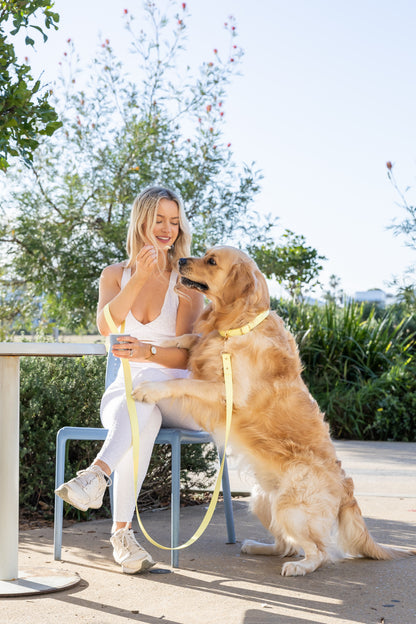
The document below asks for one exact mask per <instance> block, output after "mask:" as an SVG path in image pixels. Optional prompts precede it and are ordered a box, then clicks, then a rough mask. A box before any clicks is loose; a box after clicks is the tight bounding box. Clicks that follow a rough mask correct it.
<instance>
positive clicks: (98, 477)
mask: <svg viewBox="0 0 416 624" xmlns="http://www.w3.org/2000/svg"><path fill="white" fill-rule="evenodd" d="M110 483H111V479H110V478H109V477H107V475H106V474H105V472H104V471H103V470H101V468H99V466H90V467H89V468H87V469H86V470H80V471H79V472H77V476H76V477H74V478H73V479H71V480H70V481H68V482H67V483H63V484H62V485H60V486H59V487H58V488H57V489H56V490H55V494H56V495H57V496H60V497H61V498H63V500H64V501H66V502H67V503H70V504H71V505H73V506H74V507H76V508H77V509H80V510H81V511H86V510H87V509H99V508H100V507H101V505H102V504H103V496H104V492H105V489H106V487H107V485H109V484H110Z"/></svg>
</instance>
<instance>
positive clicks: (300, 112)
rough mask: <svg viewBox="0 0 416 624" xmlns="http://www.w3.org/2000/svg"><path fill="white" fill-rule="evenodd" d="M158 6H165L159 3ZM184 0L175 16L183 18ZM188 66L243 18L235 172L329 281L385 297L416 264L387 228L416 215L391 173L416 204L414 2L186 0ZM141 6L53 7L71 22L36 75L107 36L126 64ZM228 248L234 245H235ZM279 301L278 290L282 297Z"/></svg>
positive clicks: (233, 137) (87, 3) (232, 136)
mask: <svg viewBox="0 0 416 624" xmlns="http://www.w3.org/2000/svg"><path fill="white" fill-rule="evenodd" d="M157 4H158V5H160V7H162V8H163V7H164V6H165V5H166V1H165V0H160V1H158V2H157ZM181 4H182V3H181V2H178V3H177V5H178V8H179V10H181ZM186 5H187V8H186V11H187V24H188V27H189V30H188V46H187V51H186V53H185V57H184V58H185V60H186V59H187V58H188V59H189V62H190V63H194V64H195V62H196V63H199V62H202V61H207V60H210V59H211V58H212V54H213V49H214V48H220V49H221V46H223V48H224V46H225V42H226V34H225V29H224V22H225V21H227V19H229V16H230V15H233V16H234V17H235V19H236V25H237V32H238V41H237V43H238V45H239V46H241V47H242V48H243V49H244V52H245V54H244V59H243V62H242V65H241V75H240V76H237V77H235V78H234V80H233V82H232V84H231V85H230V87H229V89H228V95H227V97H226V98H225V105H224V111H225V117H224V119H225V140H226V141H227V142H228V141H230V142H231V143H232V149H233V154H234V159H235V161H236V162H237V163H248V164H251V163H252V162H254V163H255V168H256V169H258V170H260V171H262V173H263V176H264V177H263V180H262V185H261V186H262V190H261V193H260V194H259V195H258V196H256V199H255V202H254V208H255V209H256V210H257V211H259V212H261V213H265V214H266V213H271V214H272V215H274V216H275V217H278V218H279V221H278V226H279V227H278V229H277V231H276V233H277V235H279V234H281V233H283V231H284V230H285V229H290V230H293V231H294V232H295V233H296V234H302V235H303V236H305V238H306V243H307V245H309V246H311V247H314V248H315V249H317V250H318V252H319V253H320V254H321V255H324V256H326V258H327V261H326V262H324V271H323V272H322V274H321V281H322V282H323V285H324V287H327V285H328V282H329V277H330V275H332V274H335V275H337V277H339V278H340V281H341V288H342V289H343V290H344V291H345V292H346V293H347V294H349V295H354V293H355V292H356V291H363V290H367V289H370V288H381V289H383V290H385V291H386V292H391V291H392V288H391V287H390V286H389V285H388V284H389V282H390V281H391V280H392V278H393V277H394V276H397V277H399V278H400V277H401V276H402V275H403V274H404V272H405V270H406V268H407V267H409V266H410V265H412V264H414V263H415V253H414V251H413V250H412V249H410V248H409V247H406V245H405V239H404V238H403V237H394V235H393V232H392V231H391V230H388V229H387V228H388V226H389V225H390V224H391V223H392V222H393V220H396V222H399V223H400V222H401V221H403V220H404V218H405V211H404V208H403V207H402V206H401V200H400V197H399V195H398V193H397V191H396V190H395V189H394V188H393V185H392V183H391V182H390V181H389V179H388V177H387V168H386V162H388V161H390V162H392V163H393V172H394V174H395V178H396V180H397V182H398V185H399V186H400V188H401V189H402V190H405V189H408V190H406V197H407V200H408V202H409V203H412V201H413V203H414V202H415V200H416V193H415V191H414V186H415V181H416V180H415V178H416V123H415V102H416V81H415V70H416V38H415V35H414V32H415V27H416V2H414V0H395V1H394V2H392V1H391V0H389V1H387V0H349V1H348V2H345V1H341V0H290V1H289V0H256V2H253V0H210V1H209V2H204V1H202V0H188V2H187V3H186ZM124 9H128V11H129V12H130V13H133V14H134V15H135V17H136V19H138V20H139V19H140V18H141V16H142V15H143V13H142V1H141V0H137V1H136V0H82V1H81V0H56V1H55V10H56V11H57V12H58V13H59V14H60V26H59V30H58V31H56V32H51V33H49V39H48V41H47V42H46V44H43V42H42V41H40V40H38V42H37V44H36V51H33V50H31V49H30V50H29V51H25V50H23V46H21V47H20V49H19V51H20V53H21V54H24V55H27V56H28V57H29V60H30V64H31V65H32V68H33V75H34V76H37V75H39V74H40V73H41V72H43V76H42V80H43V82H45V81H53V79H54V78H55V76H56V75H57V72H58V62H59V60H60V59H61V57H62V54H63V52H64V50H65V49H66V46H67V44H66V41H67V39H68V38H71V39H72V40H73V41H74V43H75V46H76V48H77V50H78V52H79V54H80V56H81V58H83V59H88V58H91V57H92V56H93V54H94V51H95V50H96V49H97V47H98V45H99V43H100V42H102V41H103V40H104V39H106V38H108V39H110V41H111V45H112V47H113V48H114V50H115V51H116V52H117V53H118V54H119V55H121V57H122V58H123V57H125V58H126V59H127V57H128V48H127V44H126V37H127V35H126V32H125V29H124V22H123V11H124ZM224 242H226V241H224ZM272 294H279V291H278V290H276V292H275V293H272Z"/></svg>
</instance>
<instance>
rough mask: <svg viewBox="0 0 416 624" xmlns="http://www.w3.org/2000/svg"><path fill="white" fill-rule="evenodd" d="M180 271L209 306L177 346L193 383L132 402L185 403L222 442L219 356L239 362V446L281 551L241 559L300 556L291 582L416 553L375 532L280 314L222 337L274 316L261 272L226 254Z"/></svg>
mask: <svg viewBox="0 0 416 624" xmlns="http://www.w3.org/2000/svg"><path fill="white" fill-rule="evenodd" d="M179 272H180V274H181V276H182V277H181V281H182V283H183V284H184V285H185V286H187V287H188V288H196V289H198V290H200V291H202V292H203V293H204V295H205V296H206V297H207V298H208V299H209V300H210V303H209V304H208V306H207V307H206V308H205V310H204V311H203V313H202V315H201V317H200V319H199V321H198V324H197V326H196V331H197V332H199V334H200V336H199V337H198V339H195V336H191V335H187V336H184V337H182V338H179V339H178V341H179V344H180V346H182V347H184V348H189V347H190V346H192V348H191V352H190V359H189V368H190V370H191V377H190V378H188V379H175V380H171V381H166V382H162V383H158V382H149V383H144V384H142V385H140V386H139V387H137V388H136V389H135V390H134V391H133V396H134V398H135V399H136V400H138V401H145V402H149V403H156V402H157V401H160V400H161V399H166V398H170V399H176V400H181V401H182V402H183V409H184V411H185V412H190V413H192V415H193V417H194V418H195V420H196V421H197V422H198V423H199V424H200V425H201V427H203V428H204V429H205V430H207V431H211V432H213V433H214V435H216V436H218V434H219V433H220V434H221V432H224V427H225V386H224V379H223V371H222V361H221V353H222V352H223V351H226V352H228V353H230V354H231V361H232V369H233V388H234V404H233V420H232V428H231V436H230V440H231V447H232V449H233V452H234V453H235V452H237V453H238V454H242V455H243V457H244V461H245V463H248V464H249V465H250V466H251V468H252V471H253V473H254V475H255V478H256V485H255V487H254V489H253V492H252V498H251V508H252V511H253V512H254V513H255V514H256V515H257V516H258V517H259V519H260V520H261V522H262V523H263V525H264V526H265V527H266V528H267V529H268V530H269V531H270V532H271V533H272V535H273V537H274V544H261V543H258V542H255V541H252V540H247V541H245V542H244V544H243V546H242V550H243V552H245V553H249V554H265V555H267V554H268V555H279V556H281V557H287V556H289V555H297V554H299V550H300V549H302V550H303V553H304V558H303V559H301V560H295V561H293V562H292V561H290V562H286V563H285V564H284V565H283V568H282V574H283V575H285V576H296V575H304V574H306V573H308V572H313V571H314V570H315V569H316V568H318V567H319V566H320V565H322V564H323V563H325V562H327V561H334V560H336V559H337V558H340V557H342V556H345V554H349V555H351V556H364V557H369V558H372V559H396V558H401V557H406V556H409V555H415V554H416V550H415V551H405V550H395V549H392V548H385V547H383V546H381V545H379V544H377V543H376V542H375V541H374V540H373V538H372V537H371V535H370V534H369V532H368V530H367V528H366V525H365V523H364V520H363V517H362V515H361V511H360V509H359V507H358V504H357V501H356V500H355V498H354V496H353V489H354V488H353V482H352V479H351V478H348V477H347V476H346V475H345V473H344V471H343V470H342V468H341V463H340V462H339V461H338V460H337V457H336V454H335V449H334V446H333V444H332V442H331V439H330V435H329V427H328V424H327V423H326V422H325V420H324V415H323V414H322V412H321V411H320V409H319V407H318V405H317V403H316V401H315V400H314V399H313V398H312V396H311V395H310V393H309V391H308V389H307V387H306V386H305V384H304V382H303V380H302V377H301V370H302V365H301V362H300V358H299V355H298V349H297V346H296V343H295V340H294V338H293V336H292V335H291V334H290V333H289V332H288V331H287V330H286V329H285V327H284V324H283V321H282V320H281V319H280V318H279V316H278V315H277V314H276V313H275V312H270V314H269V316H268V317H267V318H266V319H265V320H264V321H262V322H261V323H260V324H259V325H257V326H256V327H255V328H254V329H252V330H251V331H250V332H249V333H246V334H244V335H238V336H234V337H229V338H228V339H225V338H223V337H222V336H221V335H220V333H219V330H228V329H233V328H239V327H242V326H244V325H246V324H247V323H249V322H250V321H253V319H254V318H255V317H256V316H257V315H258V314H259V313H261V312H263V311H264V310H267V309H268V308H269V304H270V297H269V292H268V288H267V284H266V281H265V279H264V277H263V275H262V274H261V272H260V271H259V269H258V268H257V265H256V264H255V263H254V262H253V261H252V260H251V259H250V258H249V257H248V256H247V255H246V254H245V253H243V252H242V251H239V250H237V249H234V248H232V247H225V246H221V247H214V248H212V249H211V250H209V251H208V252H207V253H206V254H205V256H204V257H203V258H182V259H181V260H180V261H179ZM192 343H194V344H192Z"/></svg>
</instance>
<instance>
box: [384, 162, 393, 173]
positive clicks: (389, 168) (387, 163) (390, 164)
mask: <svg viewBox="0 0 416 624" xmlns="http://www.w3.org/2000/svg"><path fill="white" fill-rule="evenodd" d="M386 167H387V169H388V170H389V171H391V170H392V169H393V165H392V163H391V162H390V161H388V162H386Z"/></svg>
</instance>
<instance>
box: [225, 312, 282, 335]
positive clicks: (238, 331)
mask: <svg viewBox="0 0 416 624" xmlns="http://www.w3.org/2000/svg"><path fill="white" fill-rule="evenodd" d="M269 313H270V310H265V311H264V312H261V313H260V314H259V315H258V316H256V318H255V319H254V320H252V321H251V322H250V323H247V325H243V327H237V328H236V329H225V330H223V331H220V330H218V332H219V334H220V335H221V336H223V338H230V337H231V336H243V335H244V334H248V333H249V332H251V330H252V329H254V328H255V327H257V325H260V323H262V322H263V321H264V319H266V318H267V317H268V316H269Z"/></svg>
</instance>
